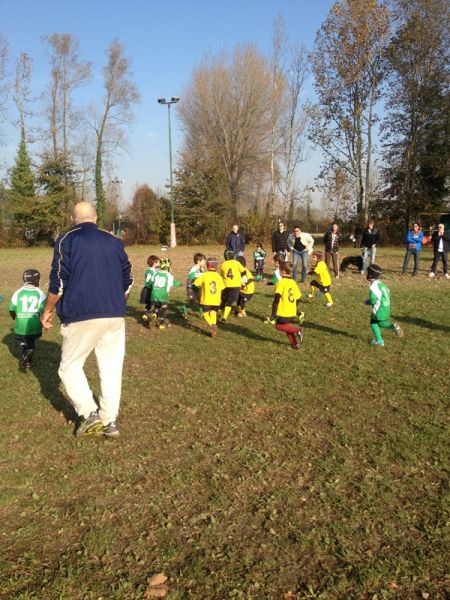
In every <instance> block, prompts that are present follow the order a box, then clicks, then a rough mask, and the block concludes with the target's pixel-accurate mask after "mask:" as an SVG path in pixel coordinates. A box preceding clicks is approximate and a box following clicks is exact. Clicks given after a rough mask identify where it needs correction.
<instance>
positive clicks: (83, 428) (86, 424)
mask: <svg viewBox="0 0 450 600" xmlns="http://www.w3.org/2000/svg"><path fill="white" fill-rule="evenodd" d="M102 429H103V423H102V422H101V421H100V417H99V416H98V410H95V411H93V412H91V414H90V415H89V416H88V417H86V418H83V419H82V420H81V422H80V424H79V425H78V427H77V430H76V432H75V437H80V436H81V435H89V434H91V433H98V432H99V431H101V430H102Z"/></svg>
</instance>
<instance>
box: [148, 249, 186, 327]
mask: <svg viewBox="0 0 450 600" xmlns="http://www.w3.org/2000/svg"><path fill="white" fill-rule="evenodd" d="M171 266H172V261H171V260H170V258H168V257H166V256H164V257H163V258H161V260H160V263H159V270H158V271H156V273H155V276H154V277H153V287H152V315H151V319H152V322H153V323H154V324H155V325H156V327H157V328H158V329H164V328H165V327H166V326H167V327H170V323H169V321H168V319H167V307H168V305H169V292H170V290H171V288H172V287H180V285H181V283H180V282H179V281H177V280H176V279H175V277H174V276H173V275H172V274H171V273H169V271H170V267H171Z"/></svg>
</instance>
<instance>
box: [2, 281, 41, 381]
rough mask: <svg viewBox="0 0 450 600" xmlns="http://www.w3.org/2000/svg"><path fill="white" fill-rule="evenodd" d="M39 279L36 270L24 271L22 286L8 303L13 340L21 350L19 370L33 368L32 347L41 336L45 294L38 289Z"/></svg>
mask: <svg viewBox="0 0 450 600" xmlns="http://www.w3.org/2000/svg"><path fill="white" fill-rule="evenodd" d="M40 278H41V274H40V273H39V271H37V270H36V269H27V270H26V271H24V273H23V282H24V285H23V286H22V287H21V288H19V289H18V290H16V291H15V292H14V294H13V295H12V298H11V302H10V303H9V314H10V315H11V317H12V318H13V319H14V339H15V340H16V342H17V343H18V345H19V347H20V349H21V350H22V356H21V358H20V360H19V368H20V369H21V370H24V369H28V368H31V367H33V366H34V362H33V355H34V345H35V342H36V340H37V339H38V338H40V337H41V336H42V325H41V321H40V316H41V314H42V312H43V310H44V306H45V294H44V292H43V291H42V290H41V289H39V282H40Z"/></svg>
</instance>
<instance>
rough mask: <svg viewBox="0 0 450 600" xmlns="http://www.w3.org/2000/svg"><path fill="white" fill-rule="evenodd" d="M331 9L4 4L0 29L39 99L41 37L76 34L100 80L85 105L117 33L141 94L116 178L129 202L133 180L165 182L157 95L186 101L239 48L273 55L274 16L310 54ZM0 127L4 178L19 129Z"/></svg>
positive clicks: (262, 2) (282, 3)
mask: <svg viewBox="0 0 450 600" xmlns="http://www.w3.org/2000/svg"><path fill="white" fill-rule="evenodd" d="M331 5H332V1H331V0H315V1H313V0H240V1H238V0H229V1H227V2H226V1H224V0H216V1H214V0H210V1H209V2H207V1H205V0H190V1H189V0H185V1H181V0H173V1H166V2H162V1H158V2H157V1H154V0H147V1H145V0H128V1H126V0H121V1H120V2H119V1H118V0H109V1H106V0H91V1H90V2H89V1H87V0H78V2H73V1H69V0H59V1H56V0H0V32H1V33H2V34H3V35H4V36H5V37H6V39H7V41H8V43H9V47H10V67H12V59H14V58H15V57H17V56H18V55H19V54H20V53H21V52H27V53H28V54H29V55H30V56H31V57H32V58H33V77H32V89H33V91H34V92H35V93H37V92H41V91H42V90H43V88H44V86H45V84H46V82H47V81H48V74H49V66H48V58H47V55H46V50H45V47H44V45H43V44H42V43H41V38H42V36H44V35H49V34H51V33H53V32H58V33H63V32H69V33H71V34H73V35H74V36H75V37H76V38H77V39H78V40H79V42H80V55H81V58H82V59H84V60H90V61H92V62H93V63H94V65H95V77H94V80H93V81H92V83H91V84H90V85H89V87H88V88H86V89H85V90H83V94H85V95H86V98H88V99H89V100H93V99H95V98H96V97H97V98H99V97H100V96H101V94H102V80H101V67H102V65H103V64H104V62H105V57H106V54H105V51H106V48H107V46H108V45H109V43H110V42H111V41H112V40H113V39H114V38H115V37H118V38H119V39H120V40H121V42H122V43H123V44H124V46H125V51H126V55H127V56H128V57H130V58H131V59H132V71H133V78H134V81H135V82H136V84H137V86H138V88H139V91H140V94H141V102H140V104H139V105H138V106H136V108H135V110H134V114H135V121H134V123H133V124H132V128H131V130H130V131H129V133H128V139H129V144H128V147H127V150H128V152H127V153H126V154H124V153H122V154H121V155H119V156H117V157H116V159H115V163H116V164H117V169H116V173H115V175H116V176H117V177H119V178H120V179H123V180H124V185H123V197H124V199H128V198H129V197H130V194H131V193H132V190H133V189H134V187H135V186H136V184H139V183H148V184H149V185H150V186H151V187H153V188H154V189H156V188H158V187H159V188H162V187H163V186H164V184H165V182H166V181H167V179H168V170H169V166H168V164H169V161H168V131H167V108H166V107H165V106H160V105H159V104H158V103H157V98H158V97H161V96H163V97H171V96H180V97H181V101H182V97H183V89H184V87H185V85H186V84H187V82H188V81H189V79H190V76H191V73H192V70H193V68H194V67H195V66H196V65H197V64H198V63H199V62H200V61H201V60H202V58H203V57H204V56H205V55H206V54H210V53H213V54H214V53H216V52H218V51H220V50H222V49H225V50H227V49H228V50H229V49H232V48H233V47H234V46H235V45H236V44H237V43H243V44H245V43H254V44H256V46H257V47H258V48H259V49H260V50H261V51H262V52H263V53H265V54H268V53H269V52H270V47H271V35H272V25H273V20H274V18H275V17H276V16H278V15H281V16H282V18H283V19H284V23H285V27H286V32H287V35H288V37H289V41H290V43H293V44H296V43H303V44H304V45H305V46H306V48H308V49H310V48H311V47H312V44H313V42H314V36H315V33H316V31H317V29H318V28H319V27H320V24H321V23H322V21H323V20H324V19H325V17H326V15H327V13H328V11H329V9H330V7H331ZM309 87H310V88H311V82H310V86H309ZM311 92H312V90H311ZM172 116H173V119H172V127H173V150H174V162H175V163H176V151H177V148H178V147H179V144H180V134H179V130H178V122H177V114H176V109H175V110H173V112H172ZM2 129H3V131H4V132H5V133H6V139H5V143H4V144H3V145H2V146H1V147H0V178H1V177H4V176H5V167H6V166H11V162H12V160H13V159H14V156H15V153H16V150H17V145H18V141H19V136H18V131H17V130H16V129H15V128H12V127H10V126H7V125H6V126H2ZM31 151H33V149H32V148H31ZM319 164H320V159H319V157H318V156H317V155H314V154H313V153H311V154H310V158H309V160H308V161H307V162H306V163H304V164H303V166H302V168H301V172H300V175H301V182H302V183H304V184H312V183H313V180H314V177H315V175H317V172H318V170H319Z"/></svg>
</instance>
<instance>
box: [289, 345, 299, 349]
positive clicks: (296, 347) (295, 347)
mask: <svg viewBox="0 0 450 600" xmlns="http://www.w3.org/2000/svg"><path fill="white" fill-rule="evenodd" d="M299 348H300V346H299V345H298V344H291V350H298V349H299Z"/></svg>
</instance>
